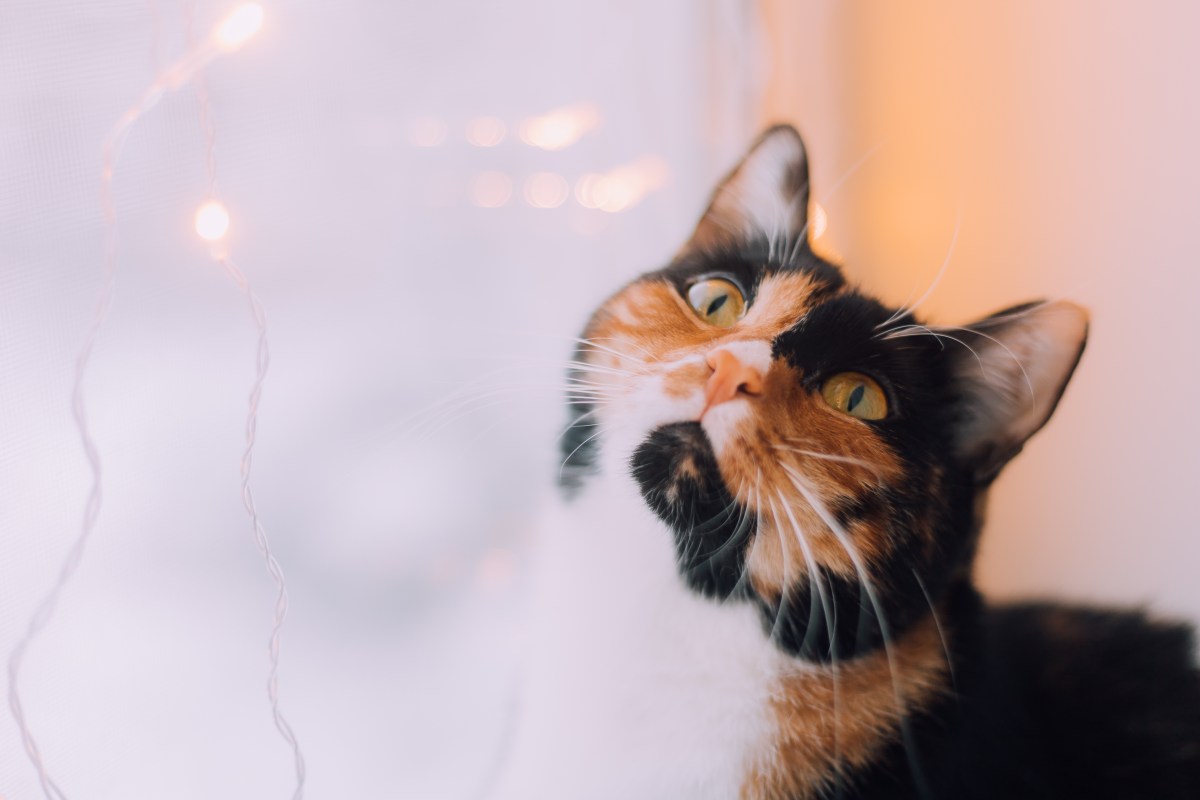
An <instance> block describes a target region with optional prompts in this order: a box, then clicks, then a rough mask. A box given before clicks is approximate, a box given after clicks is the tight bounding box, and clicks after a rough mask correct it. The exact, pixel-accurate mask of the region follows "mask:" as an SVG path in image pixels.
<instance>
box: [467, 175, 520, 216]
mask: <svg viewBox="0 0 1200 800" xmlns="http://www.w3.org/2000/svg"><path fill="white" fill-rule="evenodd" d="M512 190H513V184H512V178H510V177H508V176H507V175H505V174H504V173H503V172H481V173H479V174H478V175H476V176H475V180H473V181H472V182H471V202H472V203H474V204H475V205H477V206H479V207H480V208H500V207H501V206H504V205H507V204H508V201H509V200H510V199H511V198H512Z"/></svg>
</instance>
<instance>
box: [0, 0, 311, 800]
mask: <svg viewBox="0 0 1200 800" xmlns="http://www.w3.org/2000/svg"><path fill="white" fill-rule="evenodd" d="M154 10H156V9H154ZM220 53H221V50H220V49H219V48H217V47H216V45H215V43H214V42H213V40H212V39H211V38H208V39H205V40H203V41H202V42H200V43H199V44H198V45H196V46H194V47H191V48H189V49H188V51H187V52H186V53H184V54H183V56H181V57H180V58H179V59H177V60H176V61H174V62H172V63H171V64H170V65H169V66H168V67H167V68H166V69H163V70H161V71H160V72H159V73H158V74H157V75H156V76H155V79H154V81H153V82H152V83H151V84H150V85H149V86H148V87H146V89H145V91H143V92H142V94H141V95H140V96H139V97H138V99H137V101H136V102H135V103H134V104H133V105H132V106H130V107H129V108H128V109H126V111H125V113H123V114H122V115H121V116H120V118H118V120H117V122H116V124H114V125H113V127H112V129H111V130H110V131H109V133H108V135H107V136H106V137H105V139H104V145H103V149H102V166H101V172H100V209H101V213H102V217H103V220H104V229H105V243H104V261H103V270H102V276H101V282H100V289H99V292H98V293H97V298H96V306H95V311H94V312H93V314H92V321H91V324H90V325H89V326H88V329H87V333H86V334H85V336H84V339H83V344H82V345H81V346H80V348H79V352H78V353H77V354H76V357H75V372H74V381H73V385H72V389H71V412H72V418H73V420H74V422H75V427H76V429H77V430H78V432H79V439H80V442H81V444H82V445H83V452H84V456H85V458H86V459H87V463H88V469H89V471H90V472H91V477H92V483H91V487H90V488H89V490H88V496H87V501H86V502H85V504H84V512H83V522H82V525H81V526H80V530H79V535H78V536H77V537H76V538H75V541H74V543H73V544H72V545H71V549H70V550H69V551H68V552H67V556H66V558H65V559H64V560H63V563H62V566H61V567H60V568H59V572H58V578H57V579H56V580H55V582H54V585H53V586H51V587H50V590H49V591H48V592H47V593H46V594H45V595H44V596H43V597H42V599H41V601H40V602H39V603H38V604H37V606H36V607H35V609H34V612H33V614H32V615H31V616H30V618H29V624H28V626H27V627H26V629H25V634H24V635H23V636H22V637H21V638H20V639H19V640H18V641H17V643H16V645H15V646H14V647H13V649H12V651H11V652H10V654H9V658H8V707H9V709H10V710H11V711H12V715H13V720H14V721H15V722H16V724H17V729H18V731H19V732H20V735H21V742H22V744H23V745H24V747H25V753H26V755H27V756H28V757H29V761H30V763H32V764H33V767H34V769H35V770H36V771H37V774H38V781H39V783H40V784H41V787H42V793H43V794H44V795H45V796H46V797H47V798H48V800H66V794H65V793H64V792H63V790H62V789H61V788H60V787H59V786H58V784H57V783H55V782H54V779H53V778H51V777H50V772H49V770H48V768H47V767H46V761H45V758H44V757H43V755H42V752H41V748H40V747H39V746H38V743H37V739H36V737H35V736H34V735H33V731H32V729H31V728H30V726H29V721H28V719H27V717H26V716H25V707H24V704H23V703H22V701H21V693H20V677H21V669H22V667H23V666H24V664H25V655H26V653H27V652H28V650H29V647H30V645H32V644H33V642H34V640H36V639H37V637H38V635H39V634H40V633H41V632H42V630H43V629H44V628H45V627H46V625H48V624H49V622H50V620H51V619H52V618H53V616H54V611H55V609H56V608H57V607H58V602H59V599H60V598H61V596H62V593H63V591H64V590H65V589H66V586H67V584H68V583H69V582H70V580H71V578H72V577H73V576H74V575H75V573H76V571H77V570H78V569H79V565H80V563H81V562H82V560H83V554H84V551H85V550H86V549H87V544H88V542H89V541H90V539H91V537H92V534H93V532H94V531H95V528H96V522H97V521H98V520H99V518H100V510H101V507H102V506H103V499H104V483H103V477H104V476H103V469H102V464H101V461H100V452H99V450H98V448H97V447H96V442H95V440H94V438H93V437H92V431H91V427H90V425H89V423H88V416H87V406H86V404H85V402H84V393H83V384H84V378H85V376H86V374H87V369H88V366H89V364H90V363H91V358H92V352H93V350H94V349H95V346H96V342H97V341H98V340H99V337H100V332H101V329H102V328H103V327H104V322H105V320H106V319H107V318H108V312H109V309H110V307H111V305H112V297H113V291H114V288H115V286H116V277H117V245H118V234H117V211H116V202H115V200H114V198H113V179H114V175H115V173H116V166H117V161H118V159H119V158H120V155H121V149H122V148H123V146H124V144H125V140H126V138H127V137H128V135H129V131H130V129H131V128H132V127H133V125H134V123H136V122H137V121H138V120H139V119H141V118H142V117H143V116H145V115H146V114H147V113H149V111H150V110H151V109H153V108H154V106H155V105H157V104H158V101H159V100H161V99H162V97H163V95H165V94H167V93H168V92H172V91H175V90H178V89H180V88H182V87H183V86H184V85H186V84H187V83H188V81H189V80H191V78H192V77H193V76H194V75H195V74H196V73H197V72H198V71H199V70H200V69H201V68H202V67H203V66H204V65H205V64H207V63H209V62H210V61H212V60H213V59H214V58H216V57H217V56H218V55H220ZM264 344H265V342H264ZM247 467H248V465H247ZM268 555H269V551H268ZM284 607H285V608H286V602H285V603H284ZM277 724H278V723H277ZM284 725H285V726H286V723H284ZM301 770H302V767H301ZM297 797H299V795H297Z"/></svg>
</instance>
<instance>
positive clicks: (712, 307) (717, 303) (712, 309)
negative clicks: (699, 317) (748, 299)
mask: <svg viewBox="0 0 1200 800" xmlns="http://www.w3.org/2000/svg"><path fill="white" fill-rule="evenodd" d="M727 300H729V295H727V294H723V295H721V296H720V297H718V298H717V299H716V300H713V301H712V303H711V304H709V306H708V310H707V311H705V312H704V315H705V316H706V317H711V316H712V315H713V314H715V313H717V310H718V309H720V308H721V306H723V305H725V302H726V301H727Z"/></svg>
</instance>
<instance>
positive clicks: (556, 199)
mask: <svg viewBox="0 0 1200 800" xmlns="http://www.w3.org/2000/svg"><path fill="white" fill-rule="evenodd" d="M570 193H571V187H570V186H568V185H567V181H566V178H564V177H563V176H562V175H559V174H557V173H554V172H535V173H534V174H533V175H530V176H529V178H528V179H526V181H525V201H526V202H527V203H529V205H531V206H533V207H534V208H557V207H558V206H561V205H562V204H563V201H564V200H566V199H567V195H568V194H570Z"/></svg>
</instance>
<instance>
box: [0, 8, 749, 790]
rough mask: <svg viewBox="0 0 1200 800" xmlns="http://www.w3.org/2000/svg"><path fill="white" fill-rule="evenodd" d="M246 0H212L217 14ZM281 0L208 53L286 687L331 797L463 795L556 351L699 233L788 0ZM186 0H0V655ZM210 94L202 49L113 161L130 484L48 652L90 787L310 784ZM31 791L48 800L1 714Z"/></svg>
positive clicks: (8, 749) (29, 691) (117, 461)
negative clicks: (275, 629)
mask: <svg viewBox="0 0 1200 800" xmlns="http://www.w3.org/2000/svg"><path fill="white" fill-rule="evenodd" d="M234 5H235V4H234V3H232V2H224V1H221V2H218V1H217V0H212V1H211V2H208V1H205V2H199V3H197V4H195V6H194V17H195V26H194V27H195V32H196V35H197V36H198V37H203V36H205V35H206V34H207V32H208V31H209V30H210V29H211V28H212V26H213V25H214V24H215V23H216V22H217V21H218V20H219V19H221V18H222V17H224V15H226V14H227V13H229V12H230V11H231V10H232V8H233V6H234ZM263 6H264V11H265V14H264V24H263V27H262V29H261V31H260V32H259V33H258V34H257V36H255V37H254V38H253V39H252V40H250V41H249V42H248V43H246V44H245V46H243V47H242V48H241V49H239V50H237V51H236V52H233V53H229V54H227V55H223V56H222V57H221V58H219V59H217V60H215V61H213V62H212V63H211V64H210V65H209V66H208V68H207V69H206V70H205V72H204V77H205V79H206V81H207V88H208V94H209V97H210V103H211V121H212V124H213V130H214V132H215V149H214V152H213V154H214V157H215V168H216V194H217V197H218V198H219V200H220V201H221V202H222V203H223V204H224V206H225V207H226V208H227V209H228V211H229V214H230V217H231V222H230V226H229V232H228V234H227V236H226V237H225V239H224V241H223V245H224V246H226V247H227V248H228V251H229V253H230V254H231V255H232V257H233V258H234V259H235V260H236V262H237V264H238V265H239V266H240V267H241V268H242V270H243V271H244V272H245V273H246V275H247V276H248V278H249V280H250V281H251V283H252V285H253V286H254V288H255V289H256V290H257V292H258V294H259V295H260V296H261V298H262V302H263V304H264V307H265V311H266V316H267V321H268V331H269V340H270V347H271V356H272V360H271V365H270V372H269V374H268V376H267V381H266V385H265V390H264V394H263V399H262V403H261V409H260V417H259V421H258V429H257V433H258V441H257V450H256V453H255V457H254V461H253V475H252V486H253V488H254V491H255V496H256V498H257V502H258V507H259V511H260V513H261V519H262V522H263V524H264V525H265V528H266V531H267V534H268V535H269V537H270V540H271V542H272V546H273V548H274V550H275V553H276V555H277V556H278V558H279V561H280V562H281V564H282V566H283V569H284V571H285V572H286V574H287V576H288V579H289V588H290V599H291V609H290V612H289V617H288V619H287V621H286V624H285V626H284V629H283V640H282V642H283V644H282V653H281V658H282V665H281V671H280V694H281V702H282V707H283V710H284V713H285V714H286V715H287V717H288V719H289V720H290V722H291V723H292V725H293V726H294V728H295V731H296V734H297V736H298V738H299V740H300V743H301V745H302V747H303V750H304V753H305V756H306V759H307V763H308V784H307V790H308V793H309V794H310V795H311V796H313V797H317V796H326V797H331V796H338V797H350V796H365V797H373V796H385V795H386V796H389V797H428V798H432V797H468V796H471V793H472V791H473V790H474V789H476V788H477V787H478V785H479V782H480V780H481V776H482V775H483V774H484V773H485V771H486V769H487V767H488V764H489V759H490V757H491V754H492V752H493V750H494V745H495V743H496V741H497V740H498V738H499V737H500V736H501V735H502V727H503V722H504V713H503V712H504V709H505V708H506V704H507V703H508V702H509V701H510V698H509V695H508V692H509V691H510V689H511V687H512V677H513V673H514V668H515V664H516V663H517V661H518V659H519V652H520V636H519V634H520V628H519V624H518V614H517V613H516V610H517V607H518V605H519V598H520V596H521V587H522V585H523V584H522V580H523V576H524V570H525V567H526V559H525V551H524V549H523V547H524V539H523V537H524V533H525V531H526V530H528V529H529V527H530V520H531V518H532V516H533V514H535V513H536V507H537V503H538V498H539V496H540V495H541V494H542V493H543V492H544V491H546V490H547V488H548V487H549V485H550V484H551V482H552V481H553V478H554V472H555V469H556V467H557V463H556V455H555V445H554V438H555V435H556V434H557V432H558V430H559V426H560V425H561V424H562V420H563V412H562V410H561V408H560V404H559V401H558V399H557V390H556V389H555V384H556V383H557V381H558V378H559V375H560V374H561V367H560V364H561V361H562V360H563V359H564V358H565V357H566V356H567V355H568V354H569V351H570V349H571V341H570V337H571V336H572V335H574V334H575V333H576V331H577V329H578V328H579V326H580V325H581V323H582V322H583V320H584V317H585V315H586V314H587V312H588V311H589V310H590V308H591V307H593V306H594V305H595V304H596V303H597V302H598V301H599V300H600V299H601V298H602V297H603V295H604V294H605V293H606V292H608V291H610V290H612V289H614V288H615V287H616V286H618V285H619V284H620V283H621V282H622V281H623V280H625V279H627V278H629V277H631V276H632V275H634V274H636V273H637V272H638V271H640V270H643V269H646V268H651V267H654V266H656V265H659V264H661V263H662V262H663V261H664V260H665V259H666V258H668V257H669V255H670V253H671V252H672V250H673V248H674V247H675V246H676V245H677V244H678V243H679V242H680V241H681V240H682V238H683V237H684V236H685V234H686V233H687V229H688V226H689V225H690V224H691V222H692V221H693V219H694V218H695V216H696V215H697V213H698V212H699V210H700V209H701V208H702V206H703V203H704V200H705V192H706V191H707V189H708V187H709V185H710V184H711V182H712V181H713V179H714V178H715V177H716V176H717V175H718V174H719V173H720V172H722V171H723V170H724V169H725V168H727V167H728V166H729V164H730V163H731V161H732V159H733V158H734V157H735V155H736V153H737V152H738V150H740V148H741V147H743V146H744V144H745V142H746V141H747V140H748V139H749V138H750V137H751V136H752V135H753V133H754V128H755V127H756V125H757V122H758V97H759V91H760V87H761V83H762V78H763V75H764V70H765V68H766V59H765V56H764V52H763V47H764V45H763V42H762V40H761V39H760V25H759V21H758V15H757V11H756V8H755V6H754V4H752V3H749V2H744V1H739V0H704V1H703V2H697V0H666V1H665V2H657V3H644V2H635V1H634V0H623V1H621V2H610V3H564V2H560V1H559V0H513V1H512V2H507V3H478V2H466V1H465V0H446V1H445V2H438V3H415V2H404V3H399V2H395V3H394V2H350V1H346V2H342V1H341V0H339V2H336V3H333V2H326V3H318V2H314V1H313V0H308V1H307V2H305V1H303V0H302V1H301V2H289V3H275V2H271V0H265V2H264V3H263ZM188 7H189V6H188V5H187V4H186V3H176V2H166V1H165V0H163V1H162V2H155V1H154V0H151V2H138V1H135V0H121V1H117V0H97V1H96V2H89V3H80V2H69V1H68V0H3V1H2V2H0V376H2V377H0V487H2V489H0V492H2V495H0V652H3V653H4V654H5V655H6V656H7V654H8V653H9V652H10V650H11V648H12V647H13V645H14V644H15V643H16V642H17V641H18V639H19V637H20V636H21V634H22V632H23V631H24V630H25V627H26V625H27V623H28V620H29V616H30V614H31V613H32V612H33V610H34V607H35V604H36V603H37V601H38V599H39V598H40V597H42V596H43V595H44V593H45V592H46V591H47V590H48V589H49V587H50V586H51V585H52V584H53V582H54V580H55V576H56V575H57V574H58V570H59V569H60V566H61V564H62V561H63V558H64V557H65V556H66V553H67V551H68V550H69V548H70V547H71V544H72V542H74V541H75V540H76V537H78V535H79V533H80V524H81V519H82V516H83V509H84V503H85V498H86V496H87V492H88V489H89V487H90V485H91V481H92V475H91V471H90V470H89V468H88V466H87V461H86V460H85V458H84V456H83V451H82V448H81V446H80V441H79V435H78V432H77V431H76V429H75V427H74V425H73V423H72V418H71V406H70V397H71V390H72V376H73V369H74V360H75V358H76V355H77V352H78V349H79V347H80V345H81V342H82V340H83V337H84V334H85V331H86V330H87V328H88V326H89V325H90V324H91V321H92V314H93V308H94V304H95V298H96V293H97V291H98V290H99V287H100V285H101V275H102V267H103V257H104V243H105V237H106V228H105V225H104V217H103V215H102V213H101V205H100V197H99V193H100V185H101V184H100V179H101V147H102V144H103V141H104V138H105V136H106V134H107V133H108V132H109V131H110V130H111V129H112V127H113V125H114V124H115V123H116V122H117V120H118V118H119V117H120V116H121V115H122V114H123V113H124V112H125V110H126V109H127V108H128V107H129V106H130V105H131V103H133V102H135V101H136V100H137V98H138V97H139V95H141V94H142V92H143V91H144V90H145V89H146V87H147V86H149V85H150V84H151V83H152V82H153V81H154V80H155V77H156V74H158V71H159V70H161V69H163V68H164V67H166V66H167V65H169V64H170V63H172V62H173V61H174V60H175V59H177V58H178V57H179V56H180V55H181V54H182V53H183V52H184V51H185V49H186V47H187V38H186V30H187V25H186V14H185V12H186V11H187V9H188ZM198 108H199V106H198V102H197V96H196V92H195V84H194V82H189V83H187V84H185V85H182V86H180V87H177V89H176V90H174V91H168V92H167V93H166V94H165V95H164V96H163V97H162V99H161V100H160V101H159V102H158V104H157V105H156V106H154V107H153V108H152V109H150V110H149V111H148V113H146V114H145V115H144V116H143V117H142V118H141V119H139V120H137V121H136V122H135V123H134V125H133V126H132V128H131V130H130V131H129V134H128V137H127V139H126V140H125V144H124V149H123V151H122V153H121V155H120V159H119V162H118V163H117V165H116V169H115V173H114V176H113V184H112V186H113V193H114V200H115V203H114V206H115V211H116V219H117V221H116V225H117V232H118V250H117V261H116V267H117V275H116V284H115V287H116V288H115V294H114V297H113V302H112V305H111V308H110V312H109V315H108V317H107V320H106V322H105V324H104V326H103V328H102V329H101V332H100V335H99V339H98V342H97V345H96V349H95V351H94V353H93V356H92V359H91V362H90V364H89V367H88V370H87V373H86V377H85V382H84V389H85V398H86V409H87V415H88V418H89V420H90V422H91V427H92V433H93V436H94V439H95V442H96V445H97V448H98V453H99V457H100V460H101V464H102V474H103V489H104V495H103V505H102V507H101V512H100V516H99V519H98V522H97V525H96V527H95V529H94V533H93V536H92V538H91V540H90V542H89V544H88V548H87V551H86V553H85V556H84V559H83V561H82V564H81V567H80V569H79V571H78V573H77V574H76V575H75V577H74V579H73V580H72V582H71V583H70V584H69V585H68V586H67V587H66V589H65V591H64V593H63V594H62V597H61V601H60V603H59V605H58V609H57V613H56V616H55V617H54V618H53V619H52V621H51V622H50V624H49V625H48V626H47V627H46V629H45V631H44V633H43V634H42V635H41V636H40V638H38V639H36V640H35V641H34V642H33V644H32V645H31V647H30V649H29V651H28V655H27V658H26V660H25V663H24V666H23V669H22V671H21V682H20V689H21V699H22V700H23V702H24V707H25V711H26V713H27V715H28V718H29V723H30V727H31V729H32V731H33V733H34V735H35V736H36V738H37V741H38V743H39V744H40V746H41V749H42V753H43V756H44V758H45V763H46V766H47V768H48V770H49V772H50V774H51V776H52V777H53V779H54V780H55V781H56V782H57V784H58V785H59V786H61V787H62V788H63V790H64V792H65V793H66V794H67V795H68V796H71V797H88V798H102V797H112V798H135V797H179V798H191V797H195V798H202V797H203V798H210V797H218V796H220V797H246V798H250V797H254V798H262V797H284V796H289V795H290V792H291V787H292V786H294V783H295V780H294V777H293V775H292V762H291V756H290V753H289V751H288V749H287V748H286V747H285V746H284V744H283V742H282V741H281V740H280V739H279V737H278V736H277V734H276V732H275V730H274V729H273V726H272V722H271V718H270V715H269V711H268V706H267V699H266V688H265V683H266V671H267V655H266V641H267V635H268V632H269V629H270V625H271V615H272V608H273V604H274V589H273V587H272V584H271V581H270V578H269V576H268V575H267V574H266V571H265V569H264V568H263V562H262V559H261V558H260V556H259V554H258V553H257V552H256V551H255V546H254V540H253V532H252V528H251V525H250V522H249V520H248V518H247V516H246V514H245V512H244V510H243V508H242V505H241V497H240V486H239V458H240V456H241V452H242V448H243V446H244V442H243V435H244V432H243V426H244V424H245V416H246V402H247V401H246V398H247V395H248V393H249V391H250V388H251V383H252V381H253V379H254V354H255V341H256V338H255V330H254V326H253V322H252V319H251V317H250V315H249V313H248V309H247V307H246V304H245V299H244V298H243V296H242V295H241V294H240V292H239V290H238V289H237V287H236V286H235V285H234V283H233V282H232V281H231V280H230V278H229V276H228V275H226V274H225V273H224V272H223V271H222V270H221V268H220V267H219V266H218V265H217V264H216V263H214V261H213V260H212V259H211V258H210V255H209V251H208V248H207V246H206V245H205V244H204V243H203V242H202V241H201V240H200V239H199V238H198V237H197V235H196V232H195V231H194V230H193V214H194V213H195V211H196V209H197V208H198V207H199V206H200V205H201V203H203V202H204V201H205V200H206V199H208V198H207V193H208V182H207V178H206V175H205V151H206V136H205V133H204V130H203V126H202V124H201V117H200V112H199V110H198ZM556 110H558V111H560V112H561V113H559V114H558V116H553V115H552V116H550V117H549V118H547V117H546V115H547V114H548V113H549V112H553V111H556ZM538 120H540V123H539V122H538ZM539 124H540V125H541V126H542V127H540V128H539V127H538V125H539ZM573 138H574V139H575V140H574V141H572V139H573ZM484 145H488V146H484ZM539 145H540V146H539ZM547 147H549V148H553V147H558V149H546V148H547ZM587 176H592V177H590V178H588V179H587V180H584V179H585V178H586V177H587ZM595 176H600V177H599V178H597V177H595ZM605 180H607V182H605ZM598 182H599V183H598ZM597 185H599V186H601V187H602V191H601V193H600V194H599V195H598V194H597V191H598V190H597V188H596V187H597ZM605 192H606V194H605ZM589 205H590V206H595V205H601V206H602V208H600V209H597V208H590V207H588V206H589ZM539 206H542V207H539ZM605 209H607V210H605ZM0 796H3V797H4V798H6V799H7V800H13V799H23V798H33V797H40V796H41V789H40V788H39V785H38V779H37V775H36V773H35V771H34V770H33V768H32V767H31V766H30V763H29V761H28V760H27V759H26V757H25V754H24V749H23V747H22V745H21V742H20V738H19V735H18V732H17V728H16V726H15V724H14V723H13V720H12V718H11V717H10V716H9V715H3V716H2V717H0Z"/></svg>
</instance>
